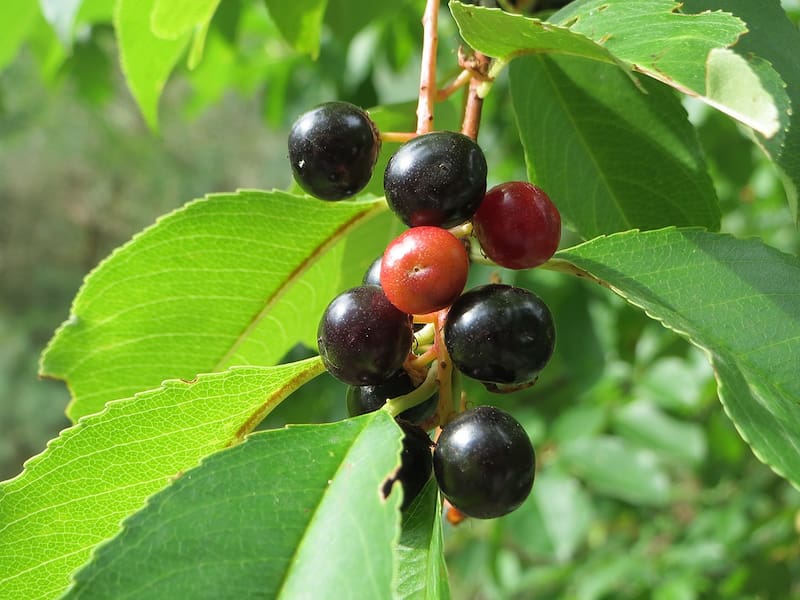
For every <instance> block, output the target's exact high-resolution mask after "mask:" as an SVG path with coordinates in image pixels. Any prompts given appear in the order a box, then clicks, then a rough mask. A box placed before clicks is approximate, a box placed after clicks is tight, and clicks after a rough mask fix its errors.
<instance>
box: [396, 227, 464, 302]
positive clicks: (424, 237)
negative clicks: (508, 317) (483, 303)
mask: <svg viewBox="0 0 800 600" xmlns="http://www.w3.org/2000/svg"><path fill="white" fill-rule="evenodd" d="M467 271H469V257H468V256H467V252H466V250H465V249H464V244H462V243H461V240H459V239H458V238H457V237H456V236H454V235H453V234H452V233H450V232H449V231H447V230H446V229H440V228H439V227H430V226H422V227H414V228H413V229H409V230H408V231H406V232H405V233H403V234H401V235H400V236H399V237H397V238H396V239H395V240H394V241H393V242H391V243H390V244H389V245H388V246H387V247H386V251H385V252H384V254H383V260H382V261H381V287H382V288H383V291H384V292H385V293H386V297H387V298H389V301H390V302H391V303H392V304H394V305H395V306H396V307H397V308H399V309H400V310H401V311H403V312H405V313H409V314H415V315H419V314H425V313H430V312H433V311H436V310H441V309H443V308H445V307H447V306H450V305H451V304H452V303H453V300H455V299H456V298H458V296H459V294H461V292H462V291H463V289H464V286H465V285H466V283H467Z"/></svg>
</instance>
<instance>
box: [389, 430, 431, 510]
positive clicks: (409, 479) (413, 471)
mask: <svg viewBox="0 0 800 600" xmlns="http://www.w3.org/2000/svg"><path fill="white" fill-rule="evenodd" d="M397 424H398V425H400V427H401V428H402V429H403V432H404V433H405V436H404V437H403V451H402V452H401V453H400V468H399V469H398V470H397V473H395V475H394V476H392V477H390V478H389V479H387V480H386V482H385V483H384V484H383V495H384V497H385V496H388V495H389V493H390V492H391V490H392V485H394V482H395V481H399V482H400V483H401V484H402V485H403V503H402V504H401V505H400V509H401V510H405V509H406V508H408V506H409V504H411V502H412V501H413V500H414V498H416V497H417V495H418V494H419V493H420V492H421V491H422V488H424V487H425V484H426V483H428V479H430V476H431V463H432V458H431V439H430V438H429V437H428V434H427V433H425V432H424V431H422V429H420V428H419V427H417V426H416V425H412V424H411V423H404V422H403V421H398V422H397Z"/></svg>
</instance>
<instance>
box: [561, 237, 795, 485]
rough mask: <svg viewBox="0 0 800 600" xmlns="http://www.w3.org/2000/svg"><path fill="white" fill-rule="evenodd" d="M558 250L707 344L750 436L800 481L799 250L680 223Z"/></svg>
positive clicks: (765, 456)
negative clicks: (799, 369) (682, 226)
mask: <svg viewBox="0 0 800 600" xmlns="http://www.w3.org/2000/svg"><path fill="white" fill-rule="evenodd" d="M558 256H559V257H560V258H561V259H564V260H566V261H569V262H570V263H572V264H573V265H575V266H577V267H578V268H580V269H582V270H584V271H586V272H588V273H590V274H591V275H592V276H594V277H597V278H599V279H600V280H602V281H604V282H605V283H606V284H608V285H609V286H611V288H612V289H613V290H614V291H616V292H617V293H618V294H620V295H621V296H623V297H624V298H625V299H627V300H628V302H630V303H632V304H634V305H636V306H638V307H640V308H642V309H644V310H645V311H646V312H647V313H648V314H649V315H650V316H651V317H653V318H655V319H657V320H659V321H661V322H662V323H663V324H664V325H665V326H666V327H668V328H670V329H673V330H674V331H676V332H678V333H680V334H681V335H683V336H685V337H687V338H688V339H689V340H691V341H692V343H694V344H695V345H697V346H699V347H700V348H702V349H704V350H705V352H706V354H707V355H708V356H709V358H710V360H711V363H712V366H713V367H714V370H715V373H716V378H717V382H718V385H719V395H720V399H721V400H722V403H723V405H724V407H725V410H726V411H727V413H728V415H729V416H730V417H731V419H732V420H733V422H734V423H735V425H736V427H737V429H738V430H739V432H740V433H741V435H742V437H743V438H744V439H745V441H747V442H748V443H749V444H750V446H751V447H752V448H753V451H754V452H755V454H756V456H758V457H759V458H760V459H761V460H762V461H764V462H765V463H767V464H768V465H770V466H771V467H772V468H773V469H774V470H775V471H776V472H777V473H778V474H779V475H782V476H783V477H785V478H787V479H788V480H789V481H791V482H792V483H793V484H794V485H795V486H800V434H798V432H800V405H798V403H797V399H798V398H800V380H798V378H797V365H798V364H800V261H799V260H798V259H797V258H796V257H793V256H789V255H786V254H782V253H781V252H778V251H777V250H775V249H774V248H771V247H769V246H766V245H765V244H763V243H762V242H760V241H759V240H755V239H753V240H738V239H735V238H732V237H730V236H727V235H720V234H713V233H708V232H705V231H698V230H683V231H682V230H678V229H666V230H662V231H652V232H645V233H638V232H627V233H622V234H618V235H613V236H608V237H604V238H599V239H597V240H592V241H591V242H587V243H585V244H583V245H581V246H577V247H575V248H572V249H569V250H566V251H564V252H563V253H560V254H559V255H558ZM556 266H557V265H556Z"/></svg>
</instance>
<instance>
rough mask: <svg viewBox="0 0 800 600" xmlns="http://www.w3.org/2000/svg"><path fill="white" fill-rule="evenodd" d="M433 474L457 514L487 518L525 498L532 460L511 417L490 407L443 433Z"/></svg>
mask: <svg viewBox="0 0 800 600" xmlns="http://www.w3.org/2000/svg"><path fill="white" fill-rule="evenodd" d="M433 470H434V474H435V476H436V481H437V483H438V484H439V489H441V491H442V494H443V495H444V497H445V498H447V500H448V501H449V502H450V504H452V505H453V506H454V507H455V508H456V509H458V510H459V511H460V512H462V513H463V514H465V515H467V516H470V517H475V518H477V519H492V518H494V517H500V516H503V515H505V514H507V513H510V512H511V511H512V510H514V509H516V508H518V507H519V505H520V504H522V503H523V502H524V501H525V499H526V498H527V497H528V494H530V492H531V488H532V486H533V479H534V476H535V472H536V455H535V453H534V450H533V446H532V445H531V442H530V439H529V438H528V434H527V433H525V429H524V428H523V427H522V425H520V424H519V422H518V421H517V420H516V419H515V418H514V417H512V416H511V415H509V414H508V413H507V412H504V411H502V410H500V409H499V408H495V407H493V406H479V407H477V408H474V409H471V410H467V411H465V412H463V413H461V414H459V415H457V416H456V417H455V418H454V419H453V420H452V421H451V422H450V423H448V424H447V425H445V426H444V427H443V428H442V432H441V434H440V435H439V439H438V440H437V442H436V449H435V450H434V452H433Z"/></svg>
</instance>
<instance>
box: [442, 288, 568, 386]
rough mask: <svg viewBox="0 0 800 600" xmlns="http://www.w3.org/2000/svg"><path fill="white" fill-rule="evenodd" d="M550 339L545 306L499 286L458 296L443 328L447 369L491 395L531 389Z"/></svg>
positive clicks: (552, 329)
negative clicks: (480, 384)
mask: <svg viewBox="0 0 800 600" xmlns="http://www.w3.org/2000/svg"><path fill="white" fill-rule="evenodd" d="M555 339H556V336H555V327H554V325H553V317H552V315H551V313H550V310H549V309H548V308H547V305H546V304H545V303H544V302H542V300H541V299H540V298H539V297H538V296H537V295H536V294H534V293H533V292H530V291H528V290H525V289H522V288H518V287H513V286H510V285H502V284H489V285H483V286H480V287H476V288H473V289H471V290H469V291H467V292H465V293H464V294H462V295H461V296H460V297H459V298H458V300H456V301H455V302H454V303H453V306H452V307H451V308H450V311H449V313H448V315H447V321H446V323H445V327H444V340H445V346H446V347H447V350H448V352H449V353H450V357H451V358H452V360H453V364H454V365H455V366H456V367H457V368H458V369H459V371H461V372H462V373H464V375H467V376H468V377H472V378H473V379H477V380H479V381H481V382H483V383H484V384H485V385H486V387H487V388H488V389H489V390H490V391H495V392H499V391H513V390H514V389H520V388H523V387H527V386H528V385H532V384H533V383H534V382H535V381H536V377H537V376H538V374H539V372H540V371H541V370H542V369H543V368H544V366H545V365H546V364H547V361H548V360H550V357H551V356H552V354H553V347H554V345H555Z"/></svg>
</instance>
